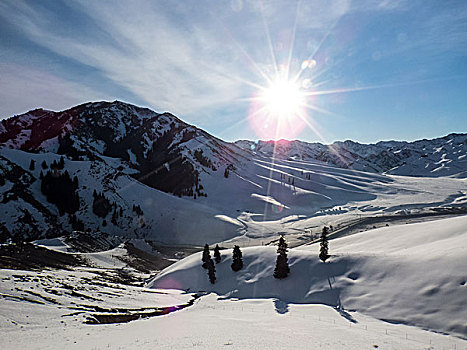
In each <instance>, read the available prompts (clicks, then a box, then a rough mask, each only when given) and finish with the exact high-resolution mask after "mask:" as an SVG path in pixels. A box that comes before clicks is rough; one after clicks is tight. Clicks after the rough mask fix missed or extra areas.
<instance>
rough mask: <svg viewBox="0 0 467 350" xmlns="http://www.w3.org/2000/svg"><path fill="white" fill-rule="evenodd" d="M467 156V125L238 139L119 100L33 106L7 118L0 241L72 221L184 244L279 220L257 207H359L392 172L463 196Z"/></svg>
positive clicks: (452, 200)
mask: <svg viewBox="0 0 467 350" xmlns="http://www.w3.org/2000/svg"><path fill="white" fill-rule="evenodd" d="M466 156H467V134H451V135H448V136H445V137H442V138H438V139H433V140H421V141H416V142H411V143H408V142H399V141H397V142H396V141H387V142H378V143H377V144H374V145H365V144H359V143H356V142H352V141H345V142H335V143H334V144H332V145H322V144H319V143H306V142H301V141H278V142H272V141H259V142H253V141H237V142H234V143H229V142H225V141H222V140H220V139H218V138H216V137H214V136H212V135H210V134H209V133H207V132H205V131H203V130H201V129H199V128H196V127H195V126H192V125H189V124H187V123H185V122H183V121H181V120H180V119H178V118H177V117H175V116H174V115H172V114H170V113H163V114H159V113H156V112H154V111H152V110H149V109H147V108H140V107H137V106H133V105H131V104H127V103H123V102H119V101H115V102H95V103H86V104H83V105H79V106H76V107H73V108H71V109H68V110H65V111H62V112H53V111H47V110H43V109H36V110H33V111H30V112H28V113H25V114H22V115H18V116H14V117H11V118H9V119H5V120H1V121H0V213H2V216H1V218H0V241H6V240H8V239H10V238H13V239H14V240H23V239H36V238H42V237H56V236H59V235H63V233H64V232H71V231H72V230H73V229H75V230H86V229H88V230H91V231H103V232H107V233H111V234H116V235H120V236H125V237H131V238H151V239H152V240H154V241H159V242H162V243H177V244H181V243H183V244H185V243H187V244H188V243H190V244H201V243H202V242H205V241H209V242H218V241H224V240H228V239H234V238H235V237H238V236H240V235H244V234H248V235H251V236H252V237H253V236H255V235H258V232H263V233H264V232H273V231H276V230H277V227H276V226H274V225H273V224H271V225H272V226H271V225H270V226H267V227H266V226H264V225H266V224H263V223H259V222H257V220H255V219H254V217H255V215H257V216H261V217H262V218H263V220H281V218H285V217H287V216H289V215H292V214H297V215H299V214H303V215H313V213H317V212H318V211H319V210H321V209H322V208H329V207H333V206H336V205H339V206H344V207H345V206H346V205H348V211H350V210H354V209H352V208H356V207H355V206H354V205H353V203H354V202H355V201H371V200H374V199H375V198H377V197H378V196H379V195H382V194H384V193H390V194H394V193H398V194H400V193H401V192H400V190H399V189H398V190H395V189H394V188H392V187H391V186H390V185H391V184H393V183H398V181H399V180H397V179H395V178H392V177H388V176H386V175H384V174H395V175H410V176H414V177H435V178H440V179H446V180H443V181H444V182H443V183H448V184H449V186H447V187H446V189H444V192H446V196H444V192H442V191H441V190H440V192H436V193H434V194H433V193H431V195H433V196H434V197H433V199H432V202H436V201H438V202H439V203H444V205H448V204H449V205H463V203H464V197H463V196H464V195H467V194H464V193H463V192H462V190H459V188H462V183H461V182H459V181H460V180H459V179H462V178H465V177H467V158H466ZM272 158H274V159H272ZM446 181H447V182H446ZM456 181H457V182H456ZM415 183H416V182H413V181H411V182H410V185H404V186H405V187H404V191H405V192H403V193H406V194H407V193H409V192H410V191H416V190H415V189H414V188H412V187H411V186H415V185H413V184H415ZM398 184H399V183H398ZM401 186H402V185H400V186H399V187H397V186H396V187H397V188H401ZM441 187H442V186H441ZM398 191H399V192H398ZM417 191H418V190H417ZM414 193H415V192H414ZM417 193H418V192H417ZM422 197H423V198H432V197H430V196H420V198H422ZM404 198H405V197H404ZM407 198H409V197H407ZM411 198H412V199H413V196H412V197H411ZM424 200H425V199H420V200H419V202H418V203H422V202H423V201H424ZM426 200H428V199H426ZM430 200H431V199H430ZM420 201H421V202H420ZM438 202H437V203H438ZM407 203H409V202H408V199H407ZM439 203H438V204H439ZM396 208H398V206H397V205H396V204H395V203H393V204H391V205H387V204H386V207H385V209H386V210H389V211H391V210H392V211H394V210H396ZM342 210H343V211H345V210H344V209H342ZM283 226H284V225H283ZM284 227H286V225H285V226H284Z"/></svg>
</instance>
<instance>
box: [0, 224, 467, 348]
mask: <svg viewBox="0 0 467 350" xmlns="http://www.w3.org/2000/svg"><path fill="white" fill-rule="evenodd" d="M465 242H467V216H463V217H457V218H450V219H444V220H439V221H432V222H425V223H418V224H410V225H399V226H392V227H385V228H380V229H376V230H371V231H368V232H365V233H360V234H355V235H352V236H348V237H344V238H340V239H335V240H332V241H330V252H331V254H332V255H333V256H332V257H331V258H330V260H329V262H327V263H325V264H323V263H321V262H320V261H319V260H318V258H317V255H318V254H317V253H318V246H317V245H316V244H314V245H305V246H302V247H299V248H295V249H291V250H290V251H289V263H290V266H291V273H290V275H289V276H288V277H287V278H286V279H284V280H276V279H274V278H273V277H272V271H273V268H274V263H275V256H276V252H275V248H274V247H251V248H244V249H243V256H244V269H242V270H241V271H239V272H237V273H234V272H232V270H231V269H230V263H231V258H230V256H231V251H230V249H229V250H224V251H222V262H221V263H220V264H217V265H216V275H217V281H216V284H215V285H212V284H210V283H209V281H208V276H207V273H206V270H204V269H203V268H202V267H201V263H200V262H201V261H200V260H201V256H200V253H196V254H194V255H191V256H189V257H187V258H185V259H183V260H181V261H179V262H178V263H175V264H174V265H172V266H170V267H168V268H167V269H165V270H164V271H163V272H162V273H161V274H160V275H158V276H156V277H155V278H153V279H152V280H150V281H149V283H148V287H152V288H155V289H147V288H142V287H132V286H125V285H122V284H118V283H112V282H109V280H108V279H107V280H105V279H103V274H109V273H114V272H116V271H119V270H121V269H120V268H119V267H118V266H113V267H112V268H110V267H109V268H107V269H106V268H99V269H98V268H96V269H90V268H75V269H73V270H71V271H63V270H45V271H42V272H35V271H13V270H1V271H0V278H1V281H2V283H1V284H0V293H1V299H0V310H1V312H0V346H1V348H2V349H18V348H19V349H23V348H27V349H63V348H76V349H107V348H110V349H119V348H120V349H154V348H157V349H188V348H202V349H219V348H223V347H228V348H233V349H248V348H257V349H284V348H295V349H320V348H321V349H333V350H334V349H375V348H378V349H464V348H466V347H467V341H466V340H465V338H466V336H467V330H466V328H465V325H466V323H465V314H466V306H465V305H467V298H466V295H467V294H466V288H467V285H466V279H467V275H466V272H465V266H466V265H467V253H466V247H465ZM41 243H43V244H45V243H48V244H56V245H58V242H55V241H54V242H41ZM117 253H118V252H116V251H115V249H114V250H113V251H109V252H104V253H102V255H103V257H102V258H101V259H95V261H96V262H99V261H104V260H105V259H104V257H105V256H111V255H112V254H117ZM96 255H99V253H97V254H96ZM104 262H105V261H104ZM109 266H110V265H109ZM165 288H169V289H165ZM173 288H176V289H179V290H174V289H173ZM72 290H73V291H75V292H77V293H79V294H77V295H75V296H73V295H72ZM184 290H189V293H186V292H185V291H184ZM201 291H206V293H204V292H203V293H201V295H202V296H201V298H199V299H197V300H195V302H194V305H192V306H189V307H186V308H184V309H182V310H178V311H175V312H172V313H170V314H167V315H165V316H155V317H152V318H147V319H141V320H135V321H132V322H129V323H120V324H107V325H105V324H104V325H89V324H84V323H83V321H85V320H86V316H89V315H92V314H93V313H95V312H96V311H95V310H93V307H95V306H99V307H100V308H102V309H112V308H115V309H129V310H136V309H141V308H154V307H159V306H174V305H181V304H184V303H187V302H189V301H190V300H191V299H192V298H193V295H194V294H190V293H196V292H201ZM213 292H214V293H213ZM336 303H337V304H338V305H340V307H337V308H336V307H335V306H336ZM383 320H387V321H390V322H385V321H383ZM428 330H431V331H428ZM433 331H434V332H433ZM440 332H441V333H442V332H444V333H449V334H450V335H443V334H441V333H440Z"/></svg>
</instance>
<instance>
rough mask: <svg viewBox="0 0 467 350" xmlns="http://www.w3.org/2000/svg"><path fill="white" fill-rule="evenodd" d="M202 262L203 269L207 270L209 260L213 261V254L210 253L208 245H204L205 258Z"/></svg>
mask: <svg viewBox="0 0 467 350" xmlns="http://www.w3.org/2000/svg"><path fill="white" fill-rule="evenodd" d="M201 260H202V261H203V265H202V266H203V268H205V269H207V268H208V263H209V260H211V254H210V253H209V245H208V244H207V243H206V244H205V245H204V250H203V258H202V259H201Z"/></svg>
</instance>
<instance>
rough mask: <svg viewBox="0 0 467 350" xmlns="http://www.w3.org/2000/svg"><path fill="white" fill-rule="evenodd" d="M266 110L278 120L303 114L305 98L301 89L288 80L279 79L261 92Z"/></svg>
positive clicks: (261, 98)
mask: <svg viewBox="0 0 467 350" xmlns="http://www.w3.org/2000/svg"><path fill="white" fill-rule="evenodd" d="M260 100H261V102H262V104H263V105H264V108H265V109H266V110H267V111H268V112H269V113H270V114H271V115H274V116H275V117H277V118H280V119H282V118H291V117H294V116H296V115H297V114H298V113H300V112H301V110H302V109H303V107H304V105H305V96H304V94H303V93H302V91H301V90H300V87H299V86H298V85H297V84H295V83H294V82H292V81H289V80H287V79H277V80H275V81H273V82H272V83H271V84H270V86H269V87H267V88H264V90H263V91H262V92H261V95H260Z"/></svg>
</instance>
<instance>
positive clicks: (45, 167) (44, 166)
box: [41, 160, 48, 170]
mask: <svg viewBox="0 0 467 350" xmlns="http://www.w3.org/2000/svg"><path fill="white" fill-rule="evenodd" d="M41 165H42V169H44V170H45V169H47V168H48V166H47V163H46V161H45V160H44V161H43V162H42V164H41Z"/></svg>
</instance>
